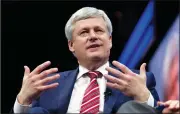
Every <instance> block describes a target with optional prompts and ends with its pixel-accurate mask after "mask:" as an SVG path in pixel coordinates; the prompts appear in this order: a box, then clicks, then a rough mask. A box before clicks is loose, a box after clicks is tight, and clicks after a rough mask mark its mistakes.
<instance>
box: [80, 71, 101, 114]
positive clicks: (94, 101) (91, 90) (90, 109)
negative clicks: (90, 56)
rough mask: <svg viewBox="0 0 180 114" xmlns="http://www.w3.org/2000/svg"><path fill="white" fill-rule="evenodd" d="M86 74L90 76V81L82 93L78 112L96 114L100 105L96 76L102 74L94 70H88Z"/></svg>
mask: <svg viewBox="0 0 180 114" xmlns="http://www.w3.org/2000/svg"><path fill="white" fill-rule="evenodd" d="M87 75H88V76H89V77H90V79H91V81H90V84H89V86H88V87H87V89H86V91H85V93H84V97H83V101H82V104H81V111H80V113H81V114H82V113H93V114H97V113H98V112H99V105H100V93H99V85H98V83H97V77H100V76H102V74H101V73H100V72H98V71H94V72H88V73H87Z"/></svg>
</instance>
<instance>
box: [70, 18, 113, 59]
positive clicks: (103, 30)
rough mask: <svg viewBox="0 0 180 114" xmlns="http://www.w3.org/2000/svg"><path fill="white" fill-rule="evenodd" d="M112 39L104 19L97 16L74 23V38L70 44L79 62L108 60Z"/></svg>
mask: <svg viewBox="0 0 180 114" xmlns="http://www.w3.org/2000/svg"><path fill="white" fill-rule="evenodd" d="M111 39H112V38H111V36H110V35H109V32H108V29H107V26H106V23H105V21H104V19H103V18H102V17H95V18H88V19H84V20H80V21H77V22H76V23H75V24H74V30H73V32H72V40H71V41H69V42H68V45H69V49H70V51H72V52H74V54H75V56H76V58H77V59H78V61H79V62H86V61H87V60H101V59H107V60H108V58H109V55H110V49H111V47H112V41H111Z"/></svg>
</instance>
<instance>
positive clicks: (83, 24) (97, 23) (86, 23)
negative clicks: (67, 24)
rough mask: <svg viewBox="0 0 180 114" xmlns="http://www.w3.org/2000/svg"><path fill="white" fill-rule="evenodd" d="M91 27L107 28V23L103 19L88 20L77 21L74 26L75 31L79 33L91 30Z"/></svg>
mask: <svg viewBox="0 0 180 114" xmlns="http://www.w3.org/2000/svg"><path fill="white" fill-rule="evenodd" d="M91 27H101V28H106V23H105V21H104V19H103V18H102V17H92V18H87V19H83V20H79V21H77V22H76V23H75V24H74V31H78V30H81V29H83V28H91Z"/></svg>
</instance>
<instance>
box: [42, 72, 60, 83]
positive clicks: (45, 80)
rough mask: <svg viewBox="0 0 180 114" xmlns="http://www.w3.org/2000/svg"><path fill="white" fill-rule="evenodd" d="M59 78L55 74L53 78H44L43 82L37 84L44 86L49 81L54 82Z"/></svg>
mask: <svg viewBox="0 0 180 114" xmlns="http://www.w3.org/2000/svg"><path fill="white" fill-rule="evenodd" d="M59 77H60V75H59V74H56V75H54V76H50V77H46V78H44V79H43V80H40V81H39V83H40V85H44V84H47V83H49V82H51V81H54V80H56V79H58V78H59Z"/></svg>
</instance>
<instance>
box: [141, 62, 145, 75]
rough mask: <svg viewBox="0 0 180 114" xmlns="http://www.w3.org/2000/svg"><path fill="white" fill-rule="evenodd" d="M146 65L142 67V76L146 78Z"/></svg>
mask: <svg viewBox="0 0 180 114" xmlns="http://www.w3.org/2000/svg"><path fill="white" fill-rule="evenodd" d="M145 67H146V63H143V64H142V65H141V67H140V75H141V76H143V77H146V68H145Z"/></svg>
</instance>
